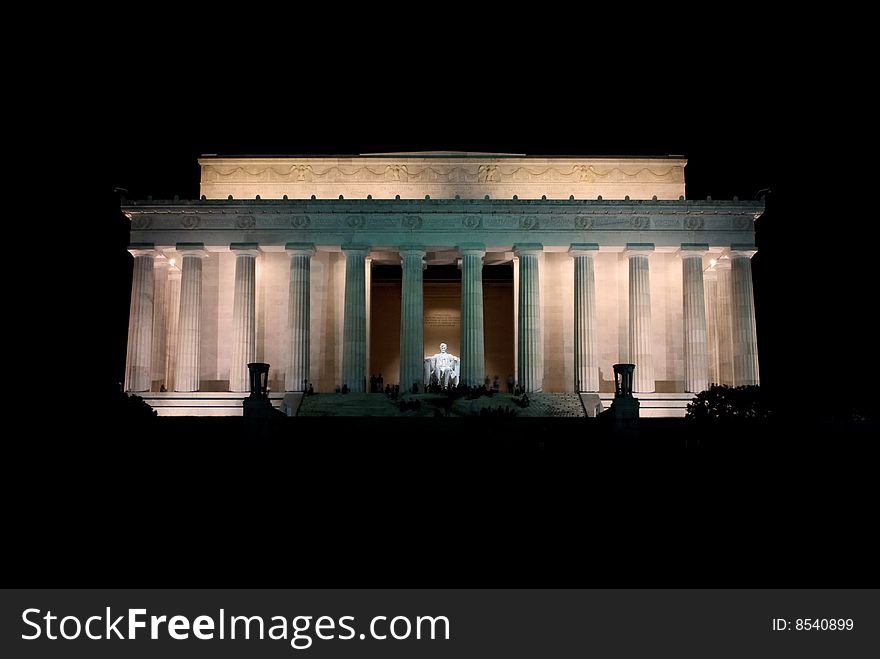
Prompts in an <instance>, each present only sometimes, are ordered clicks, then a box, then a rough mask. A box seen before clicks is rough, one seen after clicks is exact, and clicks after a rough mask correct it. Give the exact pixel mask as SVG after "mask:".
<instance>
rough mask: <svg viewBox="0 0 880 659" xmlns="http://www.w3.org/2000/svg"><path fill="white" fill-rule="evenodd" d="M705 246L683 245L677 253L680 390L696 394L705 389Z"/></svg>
mask: <svg viewBox="0 0 880 659" xmlns="http://www.w3.org/2000/svg"><path fill="white" fill-rule="evenodd" d="M708 251H709V246H708V245H703V244H691V243H688V244H683V245H682V246H681V251H680V252H679V256H681V277H682V286H681V289H682V298H683V299H682V303H683V307H684V390H685V391H688V392H692V393H699V392H701V391H704V390H705V389H708V388H709V358H708V354H707V353H708V348H707V340H706V300H705V291H704V290H703V255H704V254H706V253H707V252H708Z"/></svg>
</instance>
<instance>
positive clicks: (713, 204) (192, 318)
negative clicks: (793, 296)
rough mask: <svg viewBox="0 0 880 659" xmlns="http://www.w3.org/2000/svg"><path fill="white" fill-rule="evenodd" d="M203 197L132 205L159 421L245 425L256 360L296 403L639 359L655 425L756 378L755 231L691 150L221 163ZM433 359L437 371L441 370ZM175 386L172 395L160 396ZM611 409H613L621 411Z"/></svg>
mask: <svg viewBox="0 0 880 659" xmlns="http://www.w3.org/2000/svg"><path fill="white" fill-rule="evenodd" d="M199 164H200V166H201V191H200V199H198V200H177V199H174V200H173V201H158V200H152V199H150V198H148V199H147V200H143V201H125V202H124V203H123V211H124V213H125V214H126V216H127V217H128V218H129V219H130V221H131V244H130V248H129V251H130V253H131V255H132V256H133V258H134V274H133V278H132V292H131V312H130V322H129V338H128V354H127V365H126V381H125V385H124V386H125V388H126V390H127V391H130V392H137V393H138V395H140V396H143V397H144V398H145V399H146V400H147V402H149V403H150V404H151V405H153V406H154V407H155V408H156V409H157V410H158V411H159V413H160V414H187V415H193V414H194V415H218V414H230V415H231V414H241V399H242V398H243V397H244V396H245V395H246V394H245V393H243V392H246V391H247V390H248V377H247V366H246V365H247V364H248V363H249V362H254V361H257V362H267V363H269V364H270V365H271V369H270V372H269V386H270V391H271V396H272V399H273V401H274V403H275V404H276V405H277V406H279V407H281V406H282V401H283V399H284V398H285V392H298V391H302V390H303V389H305V388H307V387H308V385H309V384H311V385H312V386H313V387H314V390H315V391H316V392H333V391H335V390H336V389H337V388H339V387H342V386H343V385H345V386H347V388H348V389H349V390H350V391H352V392H361V391H365V389H367V388H368V387H369V382H370V380H371V376H373V375H374V374H375V375H378V374H379V373H381V374H382V376H383V381H384V383H385V384H395V383H399V385H400V390H401V392H403V391H408V390H411V389H412V387H413V385H416V386H417V387H420V388H421V387H423V386H424V384H425V381H426V378H427V377H428V374H427V371H428V370H429V369H428V366H427V365H426V358H429V357H431V356H432V355H434V354H435V353H438V351H439V345H440V343H445V344H446V346H447V350H448V353H450V354H451V355H454V356H455V357H457V358H458V360H457V362H456V363H457V368H458V377H459V382H460V383H463V384H466V385H483V384H484V382H485V379H486V377H489V378H490V379H492V380H494V378H495V376H498V377H499V378H500V381H501V383H502V389H504V390H506V383H507V380H508V376H512V378H513V380H515V382H517V383H519V384H521V385H522V386H523V387H524V389H525V390H526V391H528V392H559V393H565V392H596V393H598V394H599V395H600V397H601V398H602V399H603V400H606V401H607V400H610V398H611V397H612V396H613V392H614V375H613V371H612V365H613V364H616V363H621V362H628V363H633V364H635V365H636V368H635V378H634V389H635V391H636V396H637V397H638V398H639V399H640V401H641V404H642V413H643V415H647V416H651V415H653V416H664V415H666V416H670V415H671V416H680V415H681V414H683V412H684V406H685V405H686V403H687V401H688V400H690V399H691V398H692V397H693V392H699V391H702V390H704V389H706V388H708V386H709V385H710V384H711V383H721V384H730V385H743V384H757V383H758V381H759V374H758V353H757V341H756V334H755V312H754V299H753V293H752V270H751V261H750V259H751V257H752V256H753V255H754V254H755V246H754V244H755V232H754V221H755V220H756V219H757V218H758V217H760V215H761V213H762V212H763V210H764V204H763V202H759V201H739V200H737V199H736V198H734V199H733V200H725V201H720V200H712V199H707V200H690V199H687V198H686V194H685V165H686V164H687V162H686V160H684V159H683V158H678V157H672V156H670V157H665V158H656V157H652V158H592V157H570V156H564V157H544V156H541V157H531V156H524V155H516V154H494V153H492V154H484V153H460V152H437V153H434V152H426V153H382V154H365V155H360V156H346V157H218V156H204V157H202V158H201V159H200V160H199ZM429 361H430V360H429ZM160 389H161V390H162V391H161V392H160ZM606 405H607V403H606Z"/></svg>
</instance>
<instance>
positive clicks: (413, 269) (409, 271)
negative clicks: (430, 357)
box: [399, 247, 425, 393]
mask: <svg viewBox="0 0 880 659" xmlns="http://www.w3.org/2000/svg"><path fill="white" fill-rule="evenodd" d="M424 258H425V249H424V247H401V248H400V260H401V264H402V266H403V288H402V291H401V298H400V380H399V382H400V391H401V393H403V392H407V391H410V389H411V388H412V386H413V384H419V383H421V382H422V380H423V379H424V358H425V354H424V353H425V345H424V343H425V342H424V339H423V336H424V329H423V324H424V297H423V285H422V284H423V282H422V269H423V268H422V266H423V263H424Z"/></svg>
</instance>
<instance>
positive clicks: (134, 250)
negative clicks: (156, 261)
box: [128, 243, 159, 258]
mask: <svg viewBox="0 0 880 659" xmlns="http://www.w3.org/2000/svg"><path fill="white" fill-rule="evenodd" d="M128 253H129V254H131V255H132V256H133V257H135V258H137V257H139V256H158V254H159V252H158V251H156V246H155V245H154V244H153V243H132V244H131V245H129V246H128Z"/></svg>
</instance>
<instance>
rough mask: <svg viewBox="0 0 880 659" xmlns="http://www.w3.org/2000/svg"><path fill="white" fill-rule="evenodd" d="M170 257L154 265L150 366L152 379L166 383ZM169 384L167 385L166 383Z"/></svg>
mask: <svg viewBox="0 0 880 659" xmlns="http://www.w3.org/2000/svg"><path fill="white" fill-rule="evenodd" d="M168 266H169V262H168V259H167V258H165V257H164V256H162V257H158V258H156V261H155V265H154V267H153V349H152V358H151V360H150V361H151V364H152V365H151V366H150V379H151V380H152V381H154V382H155V381H158V382H160V383H161V384H165V363H166V361H167V359H166V356H165V353H166V344H167V337H168V333H167V323H168V302H167V298H166V292H167V290H168ZM166 386H167V385H166Z"/></svg>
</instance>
